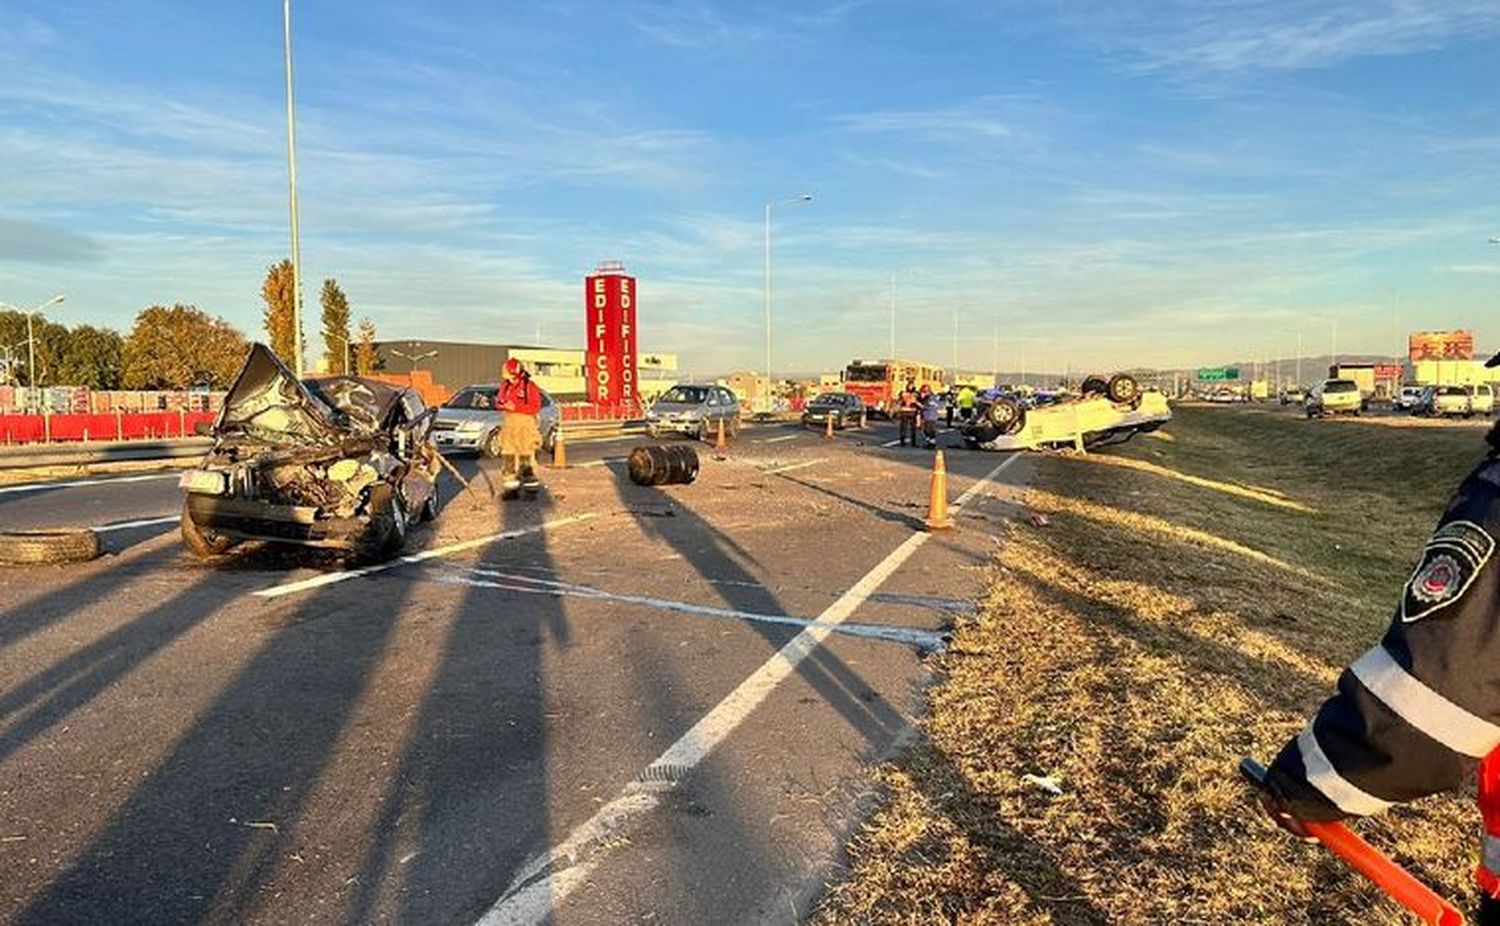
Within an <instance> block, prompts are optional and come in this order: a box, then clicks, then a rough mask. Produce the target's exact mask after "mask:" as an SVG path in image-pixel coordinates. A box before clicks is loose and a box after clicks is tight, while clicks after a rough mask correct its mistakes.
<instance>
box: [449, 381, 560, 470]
mask: <svg viewBox="0 0 1500 926" xmlns="http://www.w3.org/2000/svg"><path fill="white" fill-rule="evenodd" d="M538 391H539V392H541V394H542V410H541V411H540V412H538V413H537V429H538V430H540V431H541V432H542V449H544V450H546V451H547V452H548V453H551V452H552V448H553V447H555V446H557V430H558V428H559V427H560V426H561V422H562V409H560V408H559V407H558V405H557V402H555V401H553V399H552V396H550V395H548V394H547V391H546V390H545V389H538ZM499 394H500V385H499V384H498V383H476V384H474V385H472V386H465V387H463V388H462V389H460V390H458V392H456V393H454V394H453V397H452V398H450V399H449V400H448V401H446V402H444V403H443V404H442V405H441V406H439V407H438V410H437V418H436V420H435V421H433V423H432V442H433V443H434V444H436V445H437V448H438V449H439V450H441V451H443V452H445V453H447V452H452V451H457V452H469V453H483V454H485V455H487V456H491V457H498V456H500V425H502V424H504V423H505V412H503V411H501V410H500V409H498V408H496V407H495V397H496V396H497V395H499Z"/></svg>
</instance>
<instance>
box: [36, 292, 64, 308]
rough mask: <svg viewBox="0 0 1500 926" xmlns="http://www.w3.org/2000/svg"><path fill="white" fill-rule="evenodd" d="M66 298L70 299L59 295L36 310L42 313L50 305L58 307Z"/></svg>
mask: <svg viewBox="0 0 1500 926" xmlns="http://www.w3.org/2000/svg"><path fill="white" fill-rule="evenodd" d="M66 298H68V297H67V296H64V295H63V294H62V293H58V294H57V295H56V296H53V297H52V298H51V299H48V300H47V301H46V302H44V303H42V304H41V305H39V306H37V307H36V310H37V311H38V312H40V311H41V310H42V309H45V308H47V307H48V306H49V305H57V304H58V303H59V302H62V301H63V300H64V299H66Z"/></svg>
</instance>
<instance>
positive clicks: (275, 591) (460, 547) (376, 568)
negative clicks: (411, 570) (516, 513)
mask: <svg viewBox="0 0 1500 926" xmlns="http://www.w3.org/2000/svg"><path fill="white" fill-rule="evenodd" d="M592 517H595V515H594V514H593V513H592V512H588V513H585V514H575V515H573V516H572V517H570V518H558V519H557V520H555V521H547V522H546V523H543V524H538V525H536V526H534V527H523V528H519V529H517V530H513V531H504V532H502V533H499V534H490V535H489V536H488V537H476V538H474V539H473V540H464V541H461V542H459V543H450V544H448V545H447V546H445V547H433V548H432V549H430V550H422V551H421V552H418V553H410V554H407V555H406V556H398V557H396V558H395V559H392V560H387V561H386V562H384V563H376V564H375V565H373V566H362V567H360V568H358V569H348V570H345V571H343V572H325V573H323V574H322V575H320V576H313V577H312V578H310V579H300V580H298V581H296V582H288V583H286V584H285V585H273V586H271V587H270V588H263V589H261V590H260V591H258V592H255V595H256V596H257V597H260V598H280V597H281V596H282V595H291V594H295V593H296V592H305V591H307V590H308V589H310V588H320V587H322V586H324V585H332V584H334V583H335V582H346V581H348V580H349V579H356V578H359V577H360V576H367V575H371V574H372V573H376V572H385V571H386V570H387V569H395V568H396V567H397V566H406V565H410V564H411V563H420V562H424V561H426V560H429V559H434V558H436V557H439V556H447V555H448V554H450V553H461V552H463V551H464V550H472V549H474V548H475V547H482V546H484V545H485V544H487V543H493V542H495V541H497V540H514V539H515V538H517V537H525V536H526V535H528V534H539V533H541V532H542V531H545V530H551V529H552V528H554V527H562V526H564V525H566V524H577V523H578V522H579V521H587V520H588V519H590V518H592Z"/></svg>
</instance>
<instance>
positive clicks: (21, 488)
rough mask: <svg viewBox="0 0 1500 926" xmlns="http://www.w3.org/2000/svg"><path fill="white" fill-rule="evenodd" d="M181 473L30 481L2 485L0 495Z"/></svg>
mask: <svg viewBox="0 0 1500 926" xmlns="http://www.w3.org/2000/svg"><path fill="white" fill-rule="evenodd" d="M181 475H182V474H181V473H151V474H149V475H146V476H120V477H118V478H115V479H74V480H71V481H69V482H28V483H26V484H24V485H18V486H0V495H5V494H8V493H11V492H40V491H42V490H43V489H76V488H79V487H81V486H102V485H116V484H119V483H122V482H146V481H148V480H151V479H176V478H178V477H180V476H181Z"/></svg>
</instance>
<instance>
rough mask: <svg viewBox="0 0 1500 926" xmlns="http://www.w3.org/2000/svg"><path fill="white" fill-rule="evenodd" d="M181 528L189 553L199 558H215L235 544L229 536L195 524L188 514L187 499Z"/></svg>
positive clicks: (184, 504) (183, 509)
mask: <svg viewBox="0 0 1500 926" xmlns="http://www.w3.org/2000/svg"><path fill="white" fill-rule="evenodd" d="M181 530H182V545H183V546H184V547H187V550H188V552H189V553H191V554H193V555H194V556H196V557H198V558H199V559H213V558H214V557H216V556H223V555H224V554H225V553H228V552H229V548H230V547H232V546H234V541H233V540H230V539H229V538H228V537H225V536H223V535H221V534H215V533H214V532H212V531H206V530H204V529H203V528H201V527H199V526H198V525H196V524H194V523H193V519H192V517H191V516H190V515H189V514H188V503H187V500H186V499H184V500H183V502H182V526H181Z"/></svg>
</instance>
